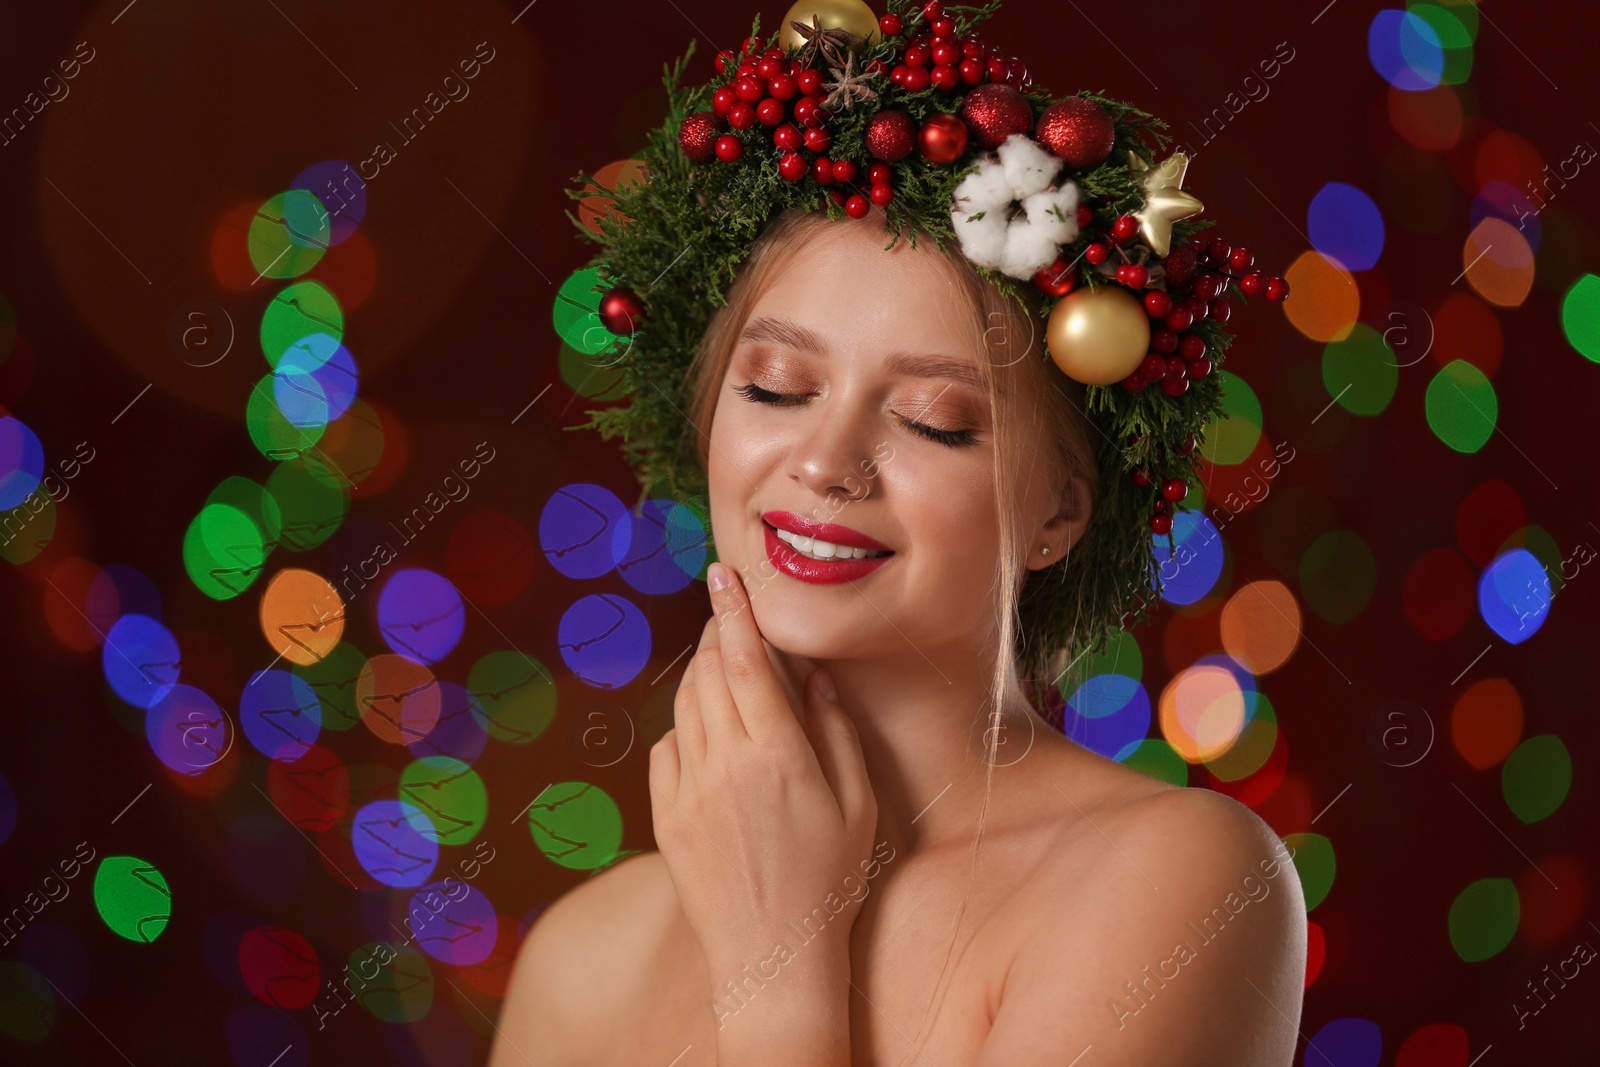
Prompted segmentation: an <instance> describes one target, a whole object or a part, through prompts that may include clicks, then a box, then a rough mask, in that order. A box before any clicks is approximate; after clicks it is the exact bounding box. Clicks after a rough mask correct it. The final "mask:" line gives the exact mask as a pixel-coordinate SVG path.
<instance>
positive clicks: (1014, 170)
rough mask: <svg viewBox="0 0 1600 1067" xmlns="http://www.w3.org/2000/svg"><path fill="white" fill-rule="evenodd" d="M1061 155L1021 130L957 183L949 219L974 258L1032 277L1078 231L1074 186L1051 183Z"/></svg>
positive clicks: (964, 248) (992, 267) (1015, 274)
mask: <svg viewBox="0 0 1600 1067" xmlns="http://www.w3.org/2000/svg"><path fill="white" fill-rule="evenodd" d="M1061 167H1062V161H1061V160H1060V159H1057V158H1056V157H1055V156H1054V155H1052V154H1051V153H1049V152H1048V151H1046V150H1045V149H1044V148H1043V147H1041V146H1040V145H1038V144H1037V143H1035V142H1034V141H1032V140H1030V139H1029V138H1028V137H1026V136H1025V135H1023V134H1020V133H1017V134H1012V135H1011V136H1010V137H1008V138H1006V140H1005V142H1004V143H1003V144H1002V145H1001V146H1000V148H999V149H998V152H997V153H989V154H987V155H985V156H984V157H983V158H981V159H980V161H979V163H978V169H977V170H976V171H974V172H973V173H971V174H969V175H967V176H966V177H965V178H963V179H962V180H961V183H960V184H959V185H957V186H956V190H955V195H954V202H953V205H952V207H951V209H950V221H951V223H952V224H953V225H954V226H955V231H956V237H957V238H958V239H959V240H960V241H961V251H962V252H963V253H964V254H965V255H966V257H967V258H968V259H970V260H971V261H972V262H974V263H976V264H978V265H979V266H982V267H988V268H989V269H990V270H998V271H1000V272H1001V273H1004V274H1007V275H1010V276H1011V277H1013V278H1032V277H1033V275H1035V274H1036V273H1038V272H1039V271H1041V270H1043V269H1044V268H1045V267H1048V266H1049V265H1050V264H1051V263H1053V262H1054V261H1055V259H1056V256H1057V255H1059V254H1060V250H1061V246H1062V245H1065V244H1070V243H1071V242H1072V241H1074V240H1076V239H1077V237H1078V187H1077V186H1076V185H1075V184H1073V183H1072V182H1071V181H1064V182H1062V183H1061V185H1060V186H1055V185H1054V184H1053V183H1054V182H1055V179H1056V175H1057V174H1059V173H1060V171H1061Z"/></svg>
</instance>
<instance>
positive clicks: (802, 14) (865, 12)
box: [778, 0, 878, 51]
mask: <svg viewBox="0 0 1600 1067" xmlns="http://www.w3.org/2000/svg"><path fill="white" fill-rule="evenodd" d="M812 15H815V16H816V17H817V18H818V19H819V20H820V21H821V23H822V28H823V29H825V30H833V29H840V30H848V31H850V32H851V33H853V34H855V35H856V36H857V37H860V38H861V39H862V40H868V39H870V38H872V37H875V36H877V33H878V16H877V15H874V14H873V13H872V8H870V7H868V6H867V5H866V3H865V0H800V2H799V3H798V4H796V5H794V6H793V7H791V8H790V9H789V10H788V12H787V13H786V14H785V15H784V16H783V22H781V23H780V24H779V26H780V32H779V34H778V45H779V47H781V48H783V49H784V50H786V51H787V50H789V49H795V48H804V47H805V43H806V39H805V38H804V37H802V36H800V34H799V33H797V32H796V31H795V28H794V27H793V26H791V25H790V23H793V22H798V23H800V24H801V25H803V26H809V25H811V16H812Z"/></svg>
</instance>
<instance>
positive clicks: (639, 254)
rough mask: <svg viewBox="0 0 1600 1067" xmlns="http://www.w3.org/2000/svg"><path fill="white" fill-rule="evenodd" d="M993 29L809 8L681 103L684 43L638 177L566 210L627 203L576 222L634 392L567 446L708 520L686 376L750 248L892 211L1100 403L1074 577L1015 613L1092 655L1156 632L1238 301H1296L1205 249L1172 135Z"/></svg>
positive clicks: (935, 8)
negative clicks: (603, 458)
mask: <svg viewBox="0 0 1600 1067" xmlns="http://www.w3.org/2000/svg"><path fill="white" fill-rule="evenodd" d="M998 8H999V3H998V0H992V2H989V3H986V4H983V5H981V6H958V5H945V4H942V3H940V2H939V0H932V2H930V3H926V4H922V5H920V6H917V5H913V4H911V3H909V2H907V0H888V3H887V10H886V11H885V13H884V14H882V15H881V16H879V15H875V14H874V13H873V11H872V10H871V9H870V8H869V7H868V6H867V5H866V4H865V3H863V2H861V0H801V2H800V3H798V4H796V5H795V6H794V7H793V8H792V9H791V10H790V12H789V14H788V16H787V17H786V18H785V20H784V25H783V27H782V29H781V32H780V33H779V34H775V35H772V36H769V37H766V38H763V37H762V36H761V32H760V18H759V16H757V18H756V19H755V21H754V23H753V25H752V30H751V35H750V36H749V37H748V38H747V39H746V40H745V41H744V42H743V46H742V47H741V49H740V50H739V52H738V53H735V52H733V51H731V50H730V51H723V52H721V53H719V54H718V55H717V56H716V57H715V59H714V62H713V64H712V65H713V66H714V68H715V76H714V77H712V78H711V79H710V80H709V81H705V82H698V83H696V84H692V85H688V86H685V85H684V84H683V82H684V76H685V72H686V71H687V70H688V67H689V63H690V61H691V59H692V58H693V56H694V51H695V49H694V43H693V42H692V41H691V42H690V45H689V48H688V51H687V52H686V53H685V54H684V55H683V56H682V57H681V58H680V59H678V60H677V62H676V63H675V64H671V65H669V66H668V67H667V68H666V70H665V77H664V84H665V87H666V91H667V97H668V105H669V106H668V112H667V116H666V119H665V121H664V122H663V123H662V125H661V126H660V127H659V128H657V129H656V130H655V131H653V133H652V134H651V135H650V137H649V140H648V143H647V144H646V145H645V147H644V149H643V151H642V152H641V153H640V155H639V161H640V162H641V163H642V164H643V174H644V179H643V180H642V181H637V182H633V183H631V184H624V183H620V182H619V183H618V184H617V185H616V186H615V187H607V186H605V185H602V184H601V183H600V182H598V181H596V180H595V179H594V178H593V177H592V176H591V175H588V174H580V175H579V176H578V178H577V180H578V181H579V182H581V183H583V188H581V189H572V190H569V191H568V192H569V195H570V196H572V197H574V198H577V199H582V198H588V197H601V198H604V200H605V201H611V202H612V203H611V204H610V205H608V206H607V209H606V210H603V211H601V212H600V221H599V225H598V227H597V229H591V228H590V227H589V226H587V225H585V224H584V223H583V222H582V221H580V220H579V218H578V217H577V216H575V215H574V216H572V218H573V222H574V223H575V224H576V225H577V226H578V228H579V232H580V234H581V235H582V236H583V237H584V238H586V239H588V240H592V241H595V242H597V243H599V244H600V245H601V246H602V248H601V249H600V250H599V251H598V252H597V253H596V254H595V256H594V258H593V259H592V261H591V263H590V265H591V266H594V267H597V268H599V271H600V275H601V277H602V279H603V283H604V285H605V291H604V293H603V295H602V296H601V297H600V298H599V302H598V316H599V318H600V321H601V323H602V324H603V326H604V327H605V328H606V329H607V330H610V331H611V332H612V333H613V334H615V335H616V338H617V340H616V343H615V345H614V346H613V347H612V348H610V349H609V350H608V351H607V352H606V353H603V354H602V356H601V357H600V358H602V359H603V360H609V361H611V362H614V364H615V365H617V366H619V367H620V368H621V370H622V373H623V375H624V380H625V383H626V385H627V387H628V391H629V393H630V396H629V398H628V399H629V402H628V403H627V404H625V405H620V406H616V407H611V408H607V409H604V410H598V411H590V412H589V413H588V414H589V415H590V416H591V421H589V422H587V423H584V424H583V425H581V426H575V427H569V429H580V430H588V429H593V430H598V431H599V432H600V434H601V436H602V438H604V439H606V440H611V439H614V438H619V437H620V438H621V439H622V449H623V453H624V456H625V457H626V459H627V460H628V461H629V462H630V463H631V464H632V465H633V466H634V468H635V469H636V471H637V472H638V475H639V480H640V484H641V496H640V499H641V501H642V500H643V499H644V498H645V497H646V496H658V497H659V496H667V497H670V498H673V499H675V500H678V501H680V502H684V503H689V504H691V505H692V506H696V509H697V510H701V511H702V512H703V511H704V502H703V498H704V495H705V493H706V488H707V487H706V484H705V474H704V471H703V470H702V469H701V467H700V465H699V462H698V460H697V458H696V455H695V440H694V434H695V432H696V431H695V430H694V428H693V427H692V426H691V425H690V424H689V421H688V420H687V419H686V418H685V417H684V415H683V410H684V407H685V405H686V400H685V398H684V396H683V395H682V391H683V388H684V385H685V381H684V379H685V372H686V370H687V368H688V366H689V364H690V361H691V358H692V356H693V354H694V352H695V349H696V346H697V345H698V344H699V342H700V338H701V335H702V333H703V332H704V331H705V329H706V326H707V324H708V322H709V320H710V317H711V315H712V314H713V313H714V312H715V311H716V309H717V307H719V306H720V305H722V304H724V303H725V294H726V292H727V289H728V287H729V286H730V285H731V284H732V283H733V281H734V279H735V277H736V276H737V273H738V271H739V268H740V265H741V263H742V262H743V261H744V259H745V257H746V256H747V254H748V252H749V250H750V248H751V246H752V245H753V244H754V243H755V241H756V239H757V238H758V237H759V236H760V234H761V231H762V229H763V227H764V226H765V225H766V223H767V222H768V220H770V219H771V218H773V217H775V216H776V215H778V214H779V213H781V212H783V211H785V210H787V209H790V208H802V209H807V210H820V211H826V212H828V213H829V215H830V216H832V217H849V218H862V217H864V216H866V215H867V214H869V213H870V212H872V211H873V210H874V209H877V210H881V211H882V213H883V215H884V217H885V224H886V232H887V233H889V234H890V235H892V236H891V237H890V240H891V243H892V241H893V240H896V239H899V238H900V237H901V236H902V235H906V236H907V237H908V239H909V240H911V241H912V243H915V241H916V240H917V237H918V235H926V236H927V237H929V238H931V239H932V240H933V241H934V242H935V243H936V244H937V246H938V247H939V248H941V249H954V250H957V251H959V252H960V253H961V254H962V255H964V256H965V257H966V258H967V259H968V260H969V261H970V262H972V263H973V264H974V265H975V266H976V268H977V269H978V271H979V272H980V274H981V275H982V276H984V277H986V278H987V279H989V280H990V281H991V282H993V283H994V285H995V286H996V287H998V288H999V289H1000V291H1001V292H1002V293H1004V294H1006V295H1007V296H1009V297H1011V298H1019V297H1020V295H1021V293H1022V291H1023V289H1024V287H1027V288H1031V289H1033V290H1036V291H1037V293H1038V296H1037V297H1036V298H1035V299H1036V300H1038V303H1037V305H1036V306H1037V307H1039V308H1040V310H1041V313H1042V315H1043V317H1044V322H1045V330H1044V334H1045V338H1046V342H1047V344H1046V358H1050V359H1053V360H1054V361H1055V363H1056V364H1057V366H1059V367H1060V369H1061V370H1062V371H1063V372H1064V373H1065V374H1066V375H1067V376H1069V377H1070V378H1072V379H1074V380H1076V381H1078V382H1081V383H1083V384H1084V386H1085V387H1086V389H1085V398H1086V414H1087V415H1088V417H1089V418H1090V419H1091V421H1092V422H1093V423H1094V425H1095V426H1096V427H1097V428H1098V430H1099V431H1100V432H1099V434H1098V435H1097V437H1098V447H1097V451H1098V457H1097V458H1098V462H1099V466H1100V485H1101V488H1100V495H1099V500H1098V501H1097V504H1096V507H1095V509H1094V512H1093V516H1092V518H1091V520H1090V524H1089V527H1088V529H1087V530H1086V531H1085V534H1084V537H1083V538H1082V540H1081V541H1080V542H1079V543H1078V544H1077V545H1076V546H1075V547H1074V549H1073V551H1072V552H1071V553H1069V556H1068V559H1067V561H1066V563H1065V567H1066V573H1065V574H1060V573H1055V572H1058V571H1059V570H1060V568H1061V566H1062V565H1061V564H1058V565H1057V566H1056V567H1052V568H1049V569H1048V570H1049V571H1051V572H1052V574H1051V577H1052V579H1053V580H1052V581H1049V582H1042V581H1041V583H1040V584H1039V586H1038V587H1037V588H1032V587H1030V588H1027V589H1025V591H1024V599H1025V600H1033V601H1039V600H1040V599H1041V598H1042V602H1041V603H1033V604H1031V605H1030V606H1031V607H1032V608H1033V609H1034V610H1033V611H1032V613H1031V614H1032V617H1033V618H1034V619H1035V620H1041V619H1042V620H1044V626H1043V629H1044V630H1045V631H1046V632H1044V633H1042V634H1041V633H1037V632H1036V633H1035V634H1034V637H1036V638H1042V639H1043V642H1044V644H1045V645H1046V646H1047V651H1050V652H1056V653H1059V652H1062V651H1066V652H1068V653H1071V654H1072V655H1073V656H1074V657H1076V656H1077V655H1079V654H1082V653H1086V652H1090V651H1098V650H1101V649H1103V648H1104V647H1105V642H1106V640H1107V638H1108V637H1109V635H1110V634H1111V633H1113V632H1115V631H1116V630H1117V629H1118V628H1121V627H1125V626H1130V625H1133V624H1134V623H1137V622H1142V621H1147V619H1148V615H1147V610H1146V609H1147V608H1148V606H1149V605H1150V604H1151V603H1153V599H1154V597H1155V596H1157V595H1159V593H1160V590H1161V578H1160V573H1159V569H1158V568H1157V567H1156V565H1155V562H1154V559H1153V556H1152V547H1153V539H1154V538H1155V537H1157V536H1163V535H1164V536H1165V537H1166V538H1167V548H1168V551H1169V552H1175V551H1176V547H1177V546H1176V544H1175V543H1174V542H1173V540H1172V529H1173V515H1174V512H1175V510H1176V509H1178V508H1180V507H1182V506H1184V504H1183V502H1184V501H1185V499H1186V498H1187V497H1188V496H1189V494H1190V491H1191V488H1192V487H1197V486H1198V484H1199V472H1200V469H1201V462H1200V458H1199V456H1198V455H1197V454H1196V453H1197V451H1198V446H1199V445H1200V444H1202V442H1203V437H1204V433H1205V430H1206V427H1207V426H1208V425H1209V424H1210V423H1211V422H1212V421H1213V420H1214V419H1215V418H1216V417H1217V416H1218V415H1219V413H1220V411H1221V398H1222V391H1221V385H1220V380H1219V376H1218V374H1217V369H1218V368H1219V367H1220V366H1222V364H1223V362H1224V359H1225V357H1226V354H1227V350H1228V346H1229V344H1230V342H1231V340H1232V336H1231V334H1230V333H1229V332H1228V330H1227V329H1226V324H1227V323H1228V322H1229V320H1230V318H1231V315H1232V312H1233V309H1234V305H1233V301H1234V300H1235V299H1236V298H1237V299H1242V298H1244V297H1249V296H1258V295H1259V296H1263V297H1265V298H1266V299H1267V300H1270V301H1281V300H1283V299H1285V298H1286V297H1287V296H1288V286H1287V284H1286V283H1285V282H1284V280H1283V279H1282V278H1281V277H1269V276H1268V275H1267V274H1265V273H1264V272H1263V271H1261V270H1259V269H1257V268H1256V267H1255V265H1254V257H1253V256H1252V255H1251V253H1250V251H1249V250H1248V249H1246V248H1243V247H1234V246H1230V245H1229V244H1228V243H1227V242H1226V241H1224V240H1222V239H1221V238H1216V237H1212V238H1211V239H1209V240H1206V239H1203V238H1202V237H1200V236H1199V235H1200V232H1201V231H1202V230H1204V229H1206V228H1208V227H1209V226H1210V225H1211V222H1210V221H1209V220H1204V219H1200V218H1197V217H1196V216H1197V215H1198V214H1199V212H1200V211H1201V210H1202V208H1203V205H1202V204H1201V203H1200V201H1199V200H1197V199H1195V198H1194V197H1193V196H1191V195H1190V194H1189V192H1187V191H1186V190H1185V188H1184V178H1185V171H1186V168H1187V166H1188V160H1187V158H1186V157H1185V155H1184V154H1183V153H1182V152H1173V153H1171V154H1166V150H1167V148H1168V145H1169V144H1170V141H1171V138H1170V137H1169V136H1168V135H1167V134H1166V133H1165V132H1164V130H1165V129H1166V124H1165V123H1164V122H1162V121H1161V120H1160V119H1158V118H1155V117H1153V116H1151V115H1149V114H1147V113H1146V112H1144V111H1141V110H1139V109H1138V108H1136V107H1134V106H1132V105H1131V104H1128V103H1125V102H1123V101H1120V100H1115V99H1112V98H1109V97H1107V96H1105V95H1104V94H1103V93H1097V92H1087V91H1085V92H1079V93H1077V94H1075V95H1071V96H1066V97H1061V98H1057V97H1054V96H1052V95H1051V94H1050V93H1049V92H1047V91H1046V90H1044V89H1043V88H1042V87H1040V86H1037V85H1036V84H1035V83H1034V80H1033V77H1032V75H1031V74H1030V73H1029V72H1028V70H1027V67H1026V65H1025V64H1024V63H1023V62H1022V61H1021V60H1019V59H1017V58H1015V57H1012V56H1007V55H1004V54H1002V53H1000V52H999V51H997V50H996V49H994V48H992V47H990V46H988V45H987V44H986V43H985V42H984V41H983V40H982V39H981V38H980V37H979V36H978V34H977V33H976V32H975V28H976V27H977V26H978V25H979V24H980V23H982V22H984V21H985V20H986V19H988V18H989V17H991V16H992V15H994V14H995V13H996V11H997V10H998ZM1157 156H1164V158H1161V159H1160V161H1159V162H1157V159H1156V157H1157ZM602 203H604V201H602ZM686 250H690V251H692V254H689V252H686ZM696 501H698V503H695V502H696ZM1038 578H1040V574H1039V573H1035V574H1034V575H1033V576H1031V577H1030V582H1032V581H1033V580H1034V579H1038ZM1022 633H1023V631H1019V637H1020V636H1021V634H1022ZM1034 654H1035V655H1037V649H1035V653H1034ZM1035 662H1039V661H1035Z"/></svg>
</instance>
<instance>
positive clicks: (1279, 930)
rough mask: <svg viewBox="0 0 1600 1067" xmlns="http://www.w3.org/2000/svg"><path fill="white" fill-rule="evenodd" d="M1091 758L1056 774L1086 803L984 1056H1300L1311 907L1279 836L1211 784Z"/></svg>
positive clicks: (1150, 1059) (985, 1060)
mask: <svg viewBox="0 0 1600 1067" xmlns="http://www.w3.org/2000/svg"><path fill="white" fill-rule="evenodd" d="M1078 769H1079V770H1080V771H1084V772H1085V773H1083V774H1081V775H1080V776H1079V777H1078V778H1077V779H1076V780H1075V781H1061V782H1058V783H1057V789H1058V791H1060V792H1062V794H1063V795H1064V796H1068V798H1069V800H1072V801H1074V802H1075V803H1074V804H1073V807H1074V808H1076V809H1077V810H1076V811H1075V813H1074V814H1075V815H1076V816H1077V817H1078V819H1077V823H1076V824H1075V825H1074V826H1073V827H1072V828H1071V830H1070V832H1069V834H1068V835H1067V836H1066V837H1065V838H1064V847H1063V849H1062V852H1063V853H1064V855H1063V857H1062V858H1060V860H1059V861H1058V863H1057V865H1056V871H1055V873H1056V875H1057V877H1058V878H1059V879H1060V888H1059V889H1058V891H1057V892H1056V894H1055V895H1054V898H1053V906H1051V907H1037V908H1035V909H1034V914H1033V915H1031V916H1030V918H1031V920H1032V923H1033V927H1034V936H1032V937H1031V938H1030V939H1029V940H1028V942H1027V944H1026V946H1025V947H1024V949H1023V950H1022V952H1021V953H1020V954H1019V956H1018V957H1017V959H1016V960H1015V961H1014V963H1013V964H1012V966H1011V969H1010V971H1009V973H1008V974H1007V978H1006V982H1005V986H1004V989H1003V991H1002V994H1001V1002H1000V1007H999V1010H998V1012H997V1013H996V1016H995V1019H994V1023H993V1025H992V1028H991V1030H990V1034H989V1037H988V1039H987V1041H986V1043H985V1045H984V1048H983V1054H982V1056H981V1057H980V1059H979V1061H978V1063H979V1065H980V1067H994V1065H999V1064H1003V1063H1016V1062H1032V1061H1034V1060H1036V1059H1038V1058H1039V1057H1040V1056H1042V1055H1044V1054H1046V1053H1047V1052H1049V1051H1050V1050H1055V1051H1056V1052H1060V1051H1061V1050H1062V1049H1065V1050H1066V1058H1067V1059H1069V1060H1070V1059H1071V1058H1072V1057H1073V1056H1074V1055H1076V1054H1078V1052H1079V1051H1080V1050H1082V1049H1084V1048H1085V1047H1086V1046H1090V1045H1092V1046H1094V1047H1095V1053H1096V1055H1097V1056H1098V1057H1100V1059H1099V1062H1114V1063H1140V1064H1186V1065H1194V1064H1211V1063H1215V1064H1229V1065H1238V1064H1251V1065H1257V1064H1259V1065H1269V1064H1279V1065H1287V1064H1289V1063H1290V1062H1291V1060H1292V1059H1293V1056H1294V1049H1295V1039H1296V1037H1297V1034H1298V1029H1297V1028H1298V1023H1299V1016H1300V1007H1301V996H1302V993H1303V985H1304V974H1305V934H1306V916H1305V902H1304V897H1303V895H1302V892H1301V888H1300V882H1299V878H1298V876H1297V875H1296V873H1295V869H1294V864H1293V861H1292V857H1291V854H1290V853H1289V851H1288V849H1287V848H1286V847H1285V846H1284V844H1283V842H1282V840H1281V839H1280V838H1279V837H1278V835H1277V834H1276V833H1275V832H1273V830H1272V829H1271V827H1269V826H1267V824H1266V823H1265V822H1263V821H1262V820H1261V818H1260V817H1259V816H1257V815H1256V814H1255V813H1254V812H1252V811H1251V810H1250V809H1249V808H1247V807H1245V806H1244V805H1242V804H1240V803H1238V802H1237V801H1235V800H1233V799H1232V798H1230V797H1227V796H1225V795H1223V794H1220V793H1216V792H1214V791H1212V790H1208V789H1193V788H1178V787H1173V786H1170V785H1166V784H1165V783H1160V782H1153V781H1151V780H1149V779H1145V780H1144V781H1139V780H1138V778H1142V777H1143V776H1138V778H1135V777H1129V776H1130V775H1137V772H1133V771H1130V770H1129V769H1128V768H1125V767H1117V768H1115V769H1112V768H1106V767H1100V768H1085V767H1083V766H1081V765H1080V767H1079V768H1078ZM1074 792H1076V793H1078V794H1081V795H1077V796H1074V795H1071V794H1072V793H1074ZM1069 810H1071V809H1069ZM1068 960H1070V961H1071V966H1070V967H1064V966H1063V961H1068ZM1069 1046H1070V1047H1069Z"/></svg>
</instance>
